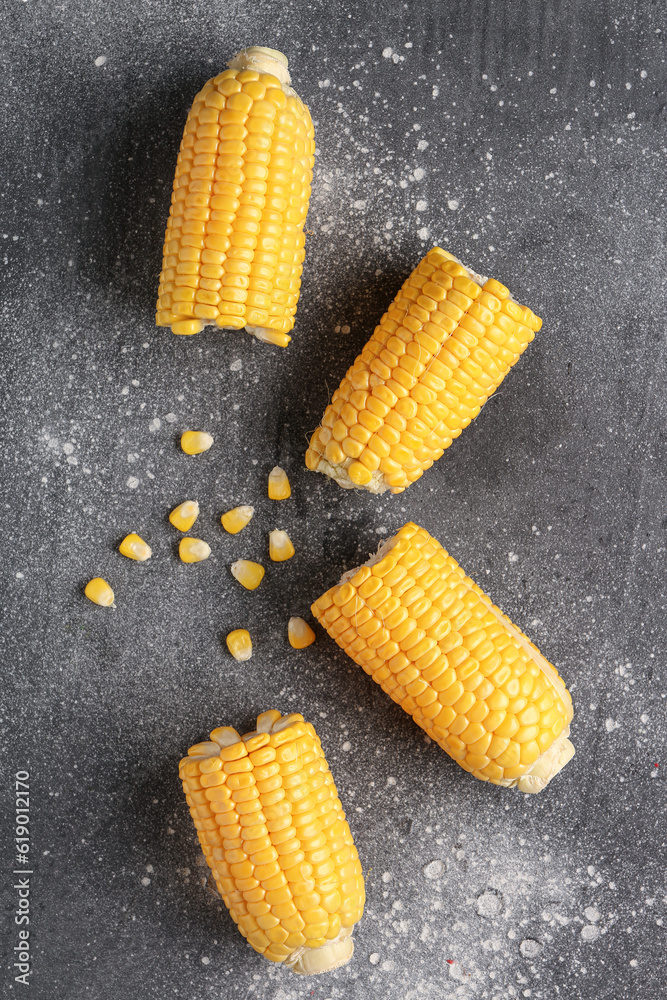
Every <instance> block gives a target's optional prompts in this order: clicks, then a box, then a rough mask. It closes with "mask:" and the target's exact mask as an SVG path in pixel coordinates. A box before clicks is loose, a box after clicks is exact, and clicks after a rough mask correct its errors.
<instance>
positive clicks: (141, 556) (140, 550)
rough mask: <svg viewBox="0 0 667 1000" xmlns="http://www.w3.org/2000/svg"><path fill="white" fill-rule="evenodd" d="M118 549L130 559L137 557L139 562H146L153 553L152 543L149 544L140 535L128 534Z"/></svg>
mask: <svg viewBox="0 0 667 1000" xmlns="http://www.w3.org/2000/svg"><path fill="white" fill-rule="evenodd" d="M118 551H119V552H120V554H121V555H122V556H127V558H128V559H136V561H137V562H146V560H147V559H150V557H151V556H152V555H153V552H152V549H151V547H150V545H147V544H146V542H145V541H144V540H143V538H140V537H139V535H134V534H132V535H126V536H125V538H124V539H123V541H122V542H121V543H120V545H119V546H118Z"/></svg>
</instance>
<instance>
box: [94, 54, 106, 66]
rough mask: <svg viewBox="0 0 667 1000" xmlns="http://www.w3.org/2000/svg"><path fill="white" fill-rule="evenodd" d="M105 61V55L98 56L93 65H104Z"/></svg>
mask: <svg viewBox="0 0 667 1000" xmlns="http://www.w3.org/2000/svg"><path fill="white" fill-rule="evenodd" d="M106 63H107V57H106V56H98V57H97V59H96V60H95V65H96V66H98V67H99V66H106Z"/></svg>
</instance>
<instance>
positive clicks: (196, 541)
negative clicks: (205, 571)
mask: <svg viewBox="0 0 667 1000" xmlns="http://www.w3.org/2000/svg"><path fill="white" fill-rule="evenodd" d="M178 554H179V556H180V557H181V560H182V561H183V562H184V563H198V562H203V561H204V559H208V557H209V556H210V554H211V546H210V545H209V544H208V543H207V542H203V541H202V540H201V538H190V537H189V536H188V537H187V538H181V540H180V542H179V543H178Z"/></svg>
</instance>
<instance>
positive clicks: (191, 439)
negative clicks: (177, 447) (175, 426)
mask: <svg viewBox="0 0 667 1000" xmlns="http://www.w3.org/2000/svg"><path fill="white" fill-rule="evenodd" d="M212 444H213V435H212V434H209V433H208V432H207V431H183V433H182V434H181V448H182V449H183V451H184V452H185V454H186V455H201V453H202V452H203V451H208V449H209V448H210V447H211V445H212Z"/></svg>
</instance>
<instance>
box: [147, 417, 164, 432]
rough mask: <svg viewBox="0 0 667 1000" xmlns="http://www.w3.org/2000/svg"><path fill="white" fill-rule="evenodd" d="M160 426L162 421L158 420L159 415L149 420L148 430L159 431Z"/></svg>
mask: <svg viewBox="0 0 667 1000" xmlns="http://www.w3.org/2000/svg"><path fill="white" fill-rule="evenodd" d="M161 427H162V421H161V420H160V418H159V417H154V418H153V419H152V420H151V422H150V424H149V425H148V429H149V431H159V430H160V428H161Z"/></svg>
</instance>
